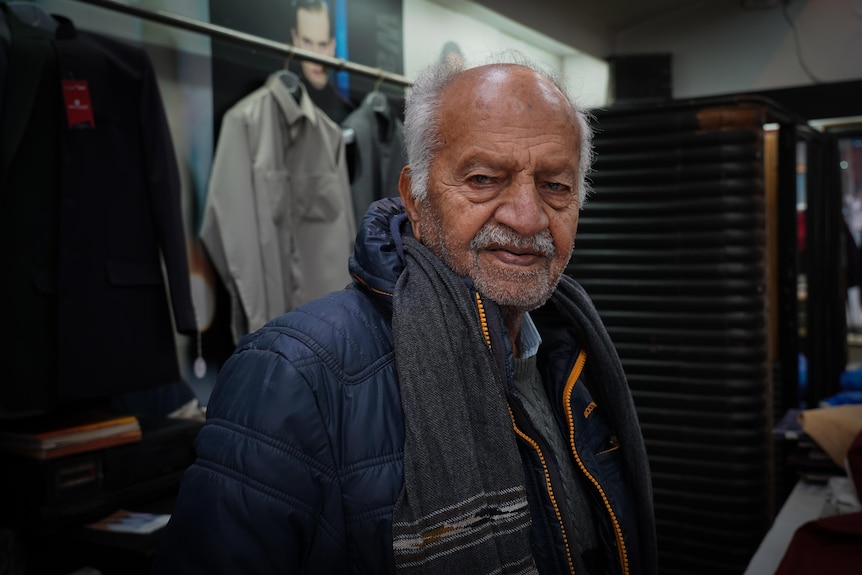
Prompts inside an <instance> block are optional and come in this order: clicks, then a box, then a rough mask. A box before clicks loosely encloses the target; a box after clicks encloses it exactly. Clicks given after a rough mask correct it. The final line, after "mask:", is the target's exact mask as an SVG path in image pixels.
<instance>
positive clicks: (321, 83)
mask: <svg viewBox="0 0 862 575" xmlns="http://www.w3.org/2000/svg"><path fill="white" fill-rule="evenodd" d="M293 6H294V24H293V26H292V27H291V29H290V36H291V40H292V42H293V45H294V46H296V47H297V48H300V49H302V50H307V51H309V52H314V53H315V54H320V55H322V56H328V57H330V58H331V57H334V56H335V48H336V38H335V35H334V33H333V30H334V22H333V16H332V12H331V10H330V7H329V4H328V3H327V2H326V0H293ZM301 67H302V80H303V82H304V83H305V87H306V89H307V91H308V94H309V96H311V99H312V101H313V102H314V103H315V104H317V106H318V107H319V108H320V109H321V110H323V112H324V113H325V114H326V115H327V116H329V117H330V118H331V119H332V120H334V121H335V122H336V123H341V122H342V121H343V120H344V119H345V118H346V117H347V115H348V114H349V113H350V112H351V111H352V110H353V108H354V106H353V105H352V104H351V102H350V101H349V100H347V99H346V98H345V97H344V96H342V95H341V93H340V92H339V91H338V89H337V88H336V86H335V85H334V84H333V83H332V82H331V81H330V80H331V79H330V73H331V72H330V70H328V69H327V68H326V67H325V66H323V65H321V64H318V63H316V62H311V61H306V60H304V61H303V62H302V65H301Z"/></svg>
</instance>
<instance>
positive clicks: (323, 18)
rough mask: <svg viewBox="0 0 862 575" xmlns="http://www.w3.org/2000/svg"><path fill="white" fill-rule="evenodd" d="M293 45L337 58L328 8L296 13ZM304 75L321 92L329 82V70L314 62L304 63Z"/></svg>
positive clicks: (301, 9) (291, 32)
mask: <svg viewBox="0 0 862 575" xmlns="http://www.w3.org/2000/svg"><path fill="white" fill-rule="evenodd" d="M290 34H291V36H292V37H293V45H294V46H296V47H297V48H301V49H303V50H308V51H309V52H314V53H315V54H320V55H322V56H329V57H333V56H335V38H333V37H331V36H330V35H329V13H328V11H327V10H326V8H321V9H320V10H309V9H305V8H300V9H299V10H297V11H296V28H293V29H291V31H290ZM302 74H303V75H304V76H305V79H306V80H308V83H309V84H311V85H312V86H314V87H315V88H317V89H318V90H320V89H321V88H323V87H324V86H326V82H327V81H328V80H329V74H328V72H327V70H326V69H325V68H324V67H323V66H321V65H320V64H316V63H314V62H307V61H303V62H302Z"/></svg>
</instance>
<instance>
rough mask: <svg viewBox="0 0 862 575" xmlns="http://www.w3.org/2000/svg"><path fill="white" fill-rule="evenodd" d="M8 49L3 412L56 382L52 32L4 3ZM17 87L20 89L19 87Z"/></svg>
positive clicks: (3, 142) (35, 400)
mask: <svg viewBox="0 0 862 575" xmlns="http://www.w3.org/2000/svg"><path fill="white" fill-rule="evenodd" d="M0 10H2V12H3V15H4V18H5V20H6V24H7V26H8V28H9V32H10V36H11V38H12V41H11V42H10V44H9V45H8V47H7V50H6V54H7V68H6V75H5V88H6V90H5V97H4V100H3V108H2V114H0V245H2V246H3V249H2V250H0V270H2V274H3V277H2V281H0V302H2V305H3V308H4V310H5V311H4V313H3V316H4V326H3V330H4V332H5V333H6V334H7V337H6V338H4V339H5V340H6V343H4V344H3V345H2V346H0V365H2V366H3V367H2V373H3V376H2V377H0V380H2V383H0V410H2V408H4V407H6V408H9V409H16V410H18V409H38V408H41V407H44V406H46V405H47V404H49V403H50V402H51V400H52V396H53V395H54V390H55V388H56V381H57V354H58V349H57V341H58V334H59V332H58V325H57V305H58V297H57V256H58V248H59V208H60V199H59V190H60V180H59V168H60V157H59V138H60V134H59V127H60V112H61V111H62V107H61V104H60V98H61V95H60V91H59V83H58V78H59V72H58V68H57V58H56V55H55V53H54V47H53V45H52V38H53V34H52V33H51V32H49V31H47V30H44V29H42V28H36V27H32V26H28V25H27V24H24V23H23V22H21V21H20V20H19V19H18V18H17V17H16V16H15V13H14V12H13V11H12V10H11V8H9V7H8V6H7V5H6V4H2V5H0ZM13 88H14V89H13Z"/></svg>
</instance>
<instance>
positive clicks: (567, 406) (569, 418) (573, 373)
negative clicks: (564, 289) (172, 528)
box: [563, 350, 629, 575]
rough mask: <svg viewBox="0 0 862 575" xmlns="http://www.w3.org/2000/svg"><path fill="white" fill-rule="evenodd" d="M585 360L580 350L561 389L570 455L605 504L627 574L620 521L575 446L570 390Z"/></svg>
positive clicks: (626, 560)
mask: <svg viewBox="0 0 862 575" xmlns="http://www.w3.org/2000/svg"><path fill="white" fill-rule="evenodd" d="M586 361H587V352H586V351H585V350H581V352H580V353H579V354H578V358H577V360H575V366H574V368H572V371H571V373H570V374H569V377H568V379H567V380H566V387H565V390H564V391H563V406H564V407H565V410H566V421H567V422H568V424H569V445H570V446H571V448H572V455H574V457H575V463H576V464H577V465H578V468H579V469H580V470H581V473H583V474H584V476H585V477H586V478H587V479H589V481H590V483H592V484H593V485H594V486H595V488H596V490H597V491H598V493H599V496H600V497H601V498H602V502H603V503H604V505H605V509H606V510H607V512H608V515H609V517H610V519H611V523H612V524H613V527H614V536H615V537H616V540H617V551H618V552H619V555H620V566H621V567H622V570H623V574H624V575H628V573H629V560H628V552H627V551H626V544H625V540H624V539H623V532H622V529H621V528H620V522H619V520H617V516H616V514H615V513H614V510H613V508H612V507H611V503H610V501H609V500H608V496H607V494H605V490H604V489H602V486H601V484H600V483H599V481H598V480H597V479H596V478H595V477H593V475H592V474H591V473H590V472H589V471H588V470H587V467H586V466H585V465H584V462H583V461H581V456H580V454H579V453H578V448H577V447H576V446H575V418H574V415H573V413H572V403H571V399H572V391H573V390H574V388H575V384H576V383H577V381H578V378H579V377H580V376H581V372H582V371H583V369H584V364H585V363H586Z"/></svg>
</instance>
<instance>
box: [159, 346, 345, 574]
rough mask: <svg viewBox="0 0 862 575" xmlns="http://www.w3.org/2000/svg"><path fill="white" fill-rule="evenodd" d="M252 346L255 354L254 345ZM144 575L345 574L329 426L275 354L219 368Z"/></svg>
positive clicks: (299, 378) (299, 376) (248, 352)
mask: <svg viewBox="0 0 862 575" xmlns="http://www.w3.org/2000/svg"><path fill="white" fill-rule="evenodd" d="M255 345H257V344H255ZM216 389H217V391H216V392H214V394H213V396H212V398H211V400H210V404H209V407H208V416H207V423H206V424H205V425H204V427H203V429H202V430H201V432H200V434H199V435H198V439H197V444H196V448H197V452H198V458H197V461H196V462H195V463H194V464H193V465H192V466H191V467H190V468H189V469H188V470H187V471H186V473H185V475H184V477H183V482H182V486H181V489H180V492H179V494H178V497H177V501H176V505H175V507H174V509H173V513H172V516H171V520H170V523H169V524H168V526H167V527H165V530H164V532H163V534H162V537H161V539H160V544H159V549H158V551H157V553H156V555H155V559H154V563H153V571H152V573H153V574H154V575H155V574H158V575H173V574H177V575H179V574H182V575H196V574H200V575H215V574H234V573H242V574H243V575H263V574H272V573H294V574H299V573H346V572H348V571H349V567H348V566H347V565H346V557H347V552H346V550H345V542H344V541H345V535H344V527H343V525H337V526H335V525H328V524H326V523H325V520H324V519H322V518H324V517H343V513H344V512H343V509H342V508H341V506H342V503H341V494H340V491H339V482H338V477H337V473H336V471H335V465H334V464H333V462H332V457H331V448H330V442H329V436H328V433H327V425H326V423H325V422H324V421H323V418H322V417H321V416H320V412H319V411H318V409H317V408H316V398H315V394H314V392H313V390H312V388H311V386H309V385H307V382H306V380H305V376H304V374H303V373H300V371H298V370H297V369H296V368H295V367H294V366H293V365H292V364H291V362H289V361H287V360H286V359H285V358H284V357H283V354H282V353H274V352H272V351H263V350H260V349H254V346H248V348H247V349H244V350H243V351H240V352H238V354H235V355H234V356H232V358H231V359H230V360H229V361H228V362H227V363H226V364H225V366H224V369H223V370H222V373H220V375H219V385H218V386H217V388H216Z"/></svg>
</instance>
